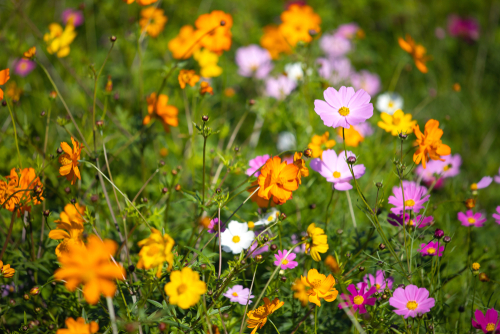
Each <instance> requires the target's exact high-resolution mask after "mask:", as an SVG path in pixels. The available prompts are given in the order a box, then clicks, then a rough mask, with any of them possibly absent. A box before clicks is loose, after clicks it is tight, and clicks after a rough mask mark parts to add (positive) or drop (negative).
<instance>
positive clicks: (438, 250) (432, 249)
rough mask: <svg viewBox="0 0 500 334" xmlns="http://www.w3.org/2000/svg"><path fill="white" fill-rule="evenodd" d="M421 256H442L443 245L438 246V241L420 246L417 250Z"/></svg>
mask: <svg viewBox="0 0 500 334" xmlns="http://www.w3.org/2000/svg"><path fill="white" fill-rule="evenodd" d="M418 251H419V252H420V253H421V254H422V256H436V255H437V256H439V257H441V256H443V252H444V245H441V246H440V245H439V241H430V242H429V243H428V244H421V245H420V249H419V250H418Z"/></svg>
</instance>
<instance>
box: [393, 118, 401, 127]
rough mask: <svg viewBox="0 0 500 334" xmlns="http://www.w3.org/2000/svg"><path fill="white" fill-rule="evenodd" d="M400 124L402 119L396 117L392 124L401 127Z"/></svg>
mask: <svg viewBox="0 0 500 334" xmlns="http://www.w3.org/2000/svg"><path fill="white" fill-rule="evenodd" d="M399 123H401V118H396V117H394V118H393V119H392V124H394V125H399Z"/></svg>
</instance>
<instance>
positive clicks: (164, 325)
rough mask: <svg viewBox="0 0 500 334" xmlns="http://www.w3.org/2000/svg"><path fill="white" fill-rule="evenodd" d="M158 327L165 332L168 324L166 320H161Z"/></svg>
mask: <svg viewBox="0 0 500 334" xmlns="http://www.w3.org/2000/svg"><path fill="white" fill-rule="evenodd" d="M158 329H159V330H160V332H163V331H164V330H166V329H167V324H165V323H164V322H160V323H159V324H158Z"/></svg>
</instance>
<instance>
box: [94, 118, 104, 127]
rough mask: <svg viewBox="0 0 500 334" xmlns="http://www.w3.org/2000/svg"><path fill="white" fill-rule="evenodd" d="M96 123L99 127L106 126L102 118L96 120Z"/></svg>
mask: <svg viewBox="0 0 500 334" xmlns="http://www.w3.org/2000/svg"><path fill="white" fill-rule="evenodd" d="M95 125H97V127H99V128H102V127H103V126H104V121H103V120H102V119H100V120H98V121H96V122H95Z"/></svg>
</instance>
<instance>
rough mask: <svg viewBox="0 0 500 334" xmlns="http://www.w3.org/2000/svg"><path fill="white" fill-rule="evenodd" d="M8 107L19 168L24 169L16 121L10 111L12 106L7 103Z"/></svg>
mask: <svg viewBox="0 0 500 334" xmlns="http://www.w3.org/2000/svg"><path fill="white" fill-rule="evenodd" d="M7 107H8V108H9V113H10V118H11V119H12V126H13V127H14V140H15V142H16V149H17V158H18V159H19V167H21V168H23V164H22V162H21V153H20V152H19V143H18V142H17V130H16V121H15V120H14V115H13V114H12V110H11V109H10V104H8V103H7Z"/></svg>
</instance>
